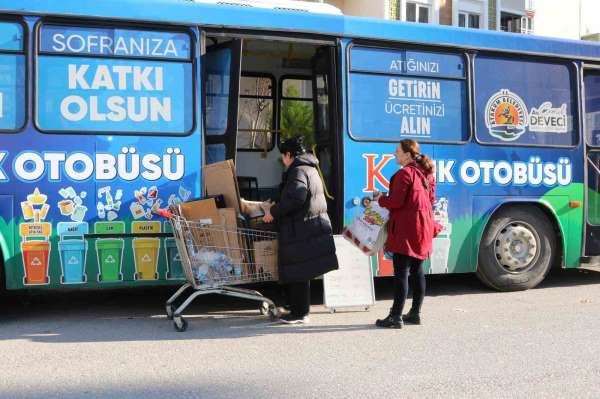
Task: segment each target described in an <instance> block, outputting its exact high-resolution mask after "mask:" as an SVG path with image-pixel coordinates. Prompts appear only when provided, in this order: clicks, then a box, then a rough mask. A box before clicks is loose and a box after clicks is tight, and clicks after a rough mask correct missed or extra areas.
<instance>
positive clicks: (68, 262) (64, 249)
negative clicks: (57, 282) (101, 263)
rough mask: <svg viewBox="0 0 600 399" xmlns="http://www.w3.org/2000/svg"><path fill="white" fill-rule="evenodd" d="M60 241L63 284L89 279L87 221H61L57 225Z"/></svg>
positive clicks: (77, 282)
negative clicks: (86, 269)
mask: <svg viewBox="0 0 600 399" xmlns="http://www.w3.org/2000/svg"><path fill="white" fill-rule="evenodd" d="M56 229H57V232H58V235H59V237H60V241H59V242H58V252H59V254H60V264H61V269H62V276H61V282H62V283H63V284H81V283H85V282H86V281H87V275H86V273H85V260H86V254H87V249H88V246H87V242H86V241H85V238H84V235H85V234H88V231H89V229H88V224H87V223H85V222H61V223H59V224H58V225H57V226H56Z"/></svg>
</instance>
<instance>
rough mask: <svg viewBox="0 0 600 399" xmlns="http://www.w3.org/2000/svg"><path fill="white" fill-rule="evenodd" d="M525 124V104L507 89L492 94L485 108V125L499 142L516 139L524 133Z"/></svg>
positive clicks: (526, 116)
mask: <svg viewBox="0 0 600 399" xmlns="http://www.w3.org/2000/svg"><path fill="white" fill-rule="evenodd" d="M527 122H528V114H527V107H526V106H525V102H523V100H522V99H521V97H519V96H518V95H516V94H515V93H513V92H511V91H510V90H508V89H502V90H500V91H498V92H496V93H494V95H492V97H490V99H489V100H488V102H487V104H486V106H485V125H486V127H487V128H488V131H489V132H490V134H491V135H492V136H494V137H496V138H498V139H500V140H503V141H514V140H516V139H518V138H519V137H521V135H523V133H525V128H526V127H527Z"/></svg>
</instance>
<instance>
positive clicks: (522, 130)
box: [475, 55, 578, 147]
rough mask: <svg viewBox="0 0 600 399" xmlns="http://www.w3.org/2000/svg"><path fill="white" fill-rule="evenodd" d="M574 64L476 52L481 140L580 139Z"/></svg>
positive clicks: (564, 142) (557, 142) (540, 142)
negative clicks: (578, 135)
mask: <svg viewBox="0 0 600 399" xmlns="http://www.w3.org/2000/svg"><path fill="white" fill-rule="evenodd" d="M574 81H575V68H574V66H573V65H572V63H570V62H567V61H554V60H540V59H535V58H532V59H527V58H524V57H519V58H510V57H502V56H495V55H494V56H492V55H477V57H476V58H475V93H476V94H475V112H476V134H477V138H478V139H479V140H480V141H481V142H483V143H491V144H510V145H529V146H549V147H557V146H574V145H576V144H577V142H578V139H577V128H576V126H577V118H576V109H577V105H576V103H575V91H574V85H573V82H574Z"/></svg>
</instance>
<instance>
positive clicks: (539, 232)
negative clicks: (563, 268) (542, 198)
mask: <svg viewBox="0 0 600 399" xmlns="http://www.w3.org/2000/svg"><path fill="white" fill-rule="evenodd" d="M556 256H557V245H556V233H555V231H554V228H553V226H552V223H551V222H550V221H549V220H548V217H547V216H546V215H545V214H544V213H543V212H542V211H541V210H539V209H538V208H536V207H520V208H514V207H511V208H507V209H503V210H500V211H499V212H498V213H497V214H496V215H494V217H493V218H492V219H491V220H490V222H489V223H488V225H487V226H486V228H485V231H484V233H483V239H482V240H481V243H480V244H479V259H478V260H479V262H478V267H477V277H479V279H480V280H481V281H482V282H483V283H484V284H486V285H487V286H489V287H491V288H493V289H496V290H499V291H520V290H526V289H529V288H533V287H535V286H536V285H538V284H539V283H540V282H541V281H542V280H543V279H544V277H546V274H548V271H549V270H550V267H551V265H552V260H553V259H554V258H555V257H556Z"/></svg>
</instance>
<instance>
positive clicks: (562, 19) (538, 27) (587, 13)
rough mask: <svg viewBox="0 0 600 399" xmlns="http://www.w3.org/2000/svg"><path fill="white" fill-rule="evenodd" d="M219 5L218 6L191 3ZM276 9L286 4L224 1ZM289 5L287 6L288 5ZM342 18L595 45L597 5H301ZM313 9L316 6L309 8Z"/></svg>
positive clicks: (493, 0)
mask: <svg viewBox="0 0 600 399" xmlns="http://www.w3.org/2000/svg"><path fill="white" fill-rule="evenodd" d="M195 1H204V2H215V3H220V2H221V1H219V0H195ZM228 3H229V4H237V3H246V4H248V5H249V4H255V5H257V6H263V7H264V6H272V7H274V8H281V7H282V3H286V0H228ZM289 3H291V2H289ZM295 3H297V4H299V5H300V4H302V7H303V9H306V10H311V11H315V12H329V13H331V12H334V11H336V12H337V10H335V9H325V8H318V7H315V8H314V9H312V7H310V6H309V5H310V4H311V3H323V4H322V5H320V6H321V7H327V5H330V6H334V7H336V8H337V9H339V10H340V11H341V12H342V13H343V14H345V15H352V16H362V17H371V18H381V19H389V20H399V21H405V22H415V23H428V24H440V25H449V26H457V27H464V28H470V29H490V30H501V31H505V32H514V33H522V34H535V35H541V36H551V37H558V38H564V39H586V40H597V41H600V18H598V17H597V16H598V15H600V0H569V1H565V0H312V1H311V0H303V1H296V2H295ZM315 6H316V5H315Z"/></svg>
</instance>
